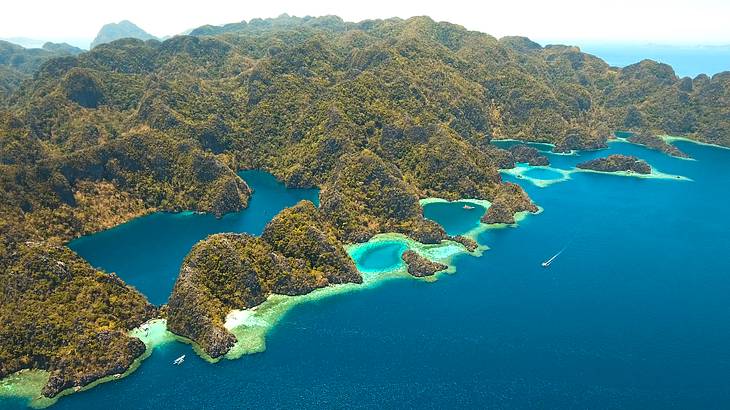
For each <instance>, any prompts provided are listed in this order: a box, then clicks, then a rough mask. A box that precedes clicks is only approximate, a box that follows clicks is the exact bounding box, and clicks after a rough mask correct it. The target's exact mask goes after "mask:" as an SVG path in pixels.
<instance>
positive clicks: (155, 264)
mask: <svg viewBox="0 0 730 410" xmlns="http://www.w3.org/2000/svg"><path fill="white" fill-rule="evenodd" d="M240 175H241V177H243V178H244V179H245V180H246V182H247V183H248V184H249V186H250V187H251V188H252V189H253V190H254V194H253V195H252V196H251V201H250V203H249V206H248V208H247V209H245V210H243V211H241V212H236V213H232V214H228V215H225V216H224V217H223V218H220V219H216V218H215V217H214V216H212V215H203V214H195V213H192V212H185V213H178V214H174V213H162V212H160V213H155V214H151V215H148V216H145V217H142V218H138V219H135V220H133V221H131V222H129V223H126V224H123V225H120V226H117V227H115V228H113V229H109V230H106V231H103V232H99V233H97V234H94V235H90V236H85V237H82V238H79V239H76V240H74V241H73V242H71V243H70V244H69V247H70V248H71V249H73V250H74V251H76V252H77V253H78V254H79V255H81V256H82V257H84V258H86V260H88V261H89V262H90V263H91V264H92V265H94V266H95V267H98V268H103V269H104V270H106V271H107V272H115V273H116V274H118V275H119V276H120V277H121V278H122V279H124V280H125V281H126V282H127V283H128V284H130V285H132V286H134V287H136V288H137V289H139V291H140V292H142V293H144V294H145V295H147V297H148V299H149V300H150V302H152V303H155V304H162V303H165V302H167V297H168V296H170V292H171V291H172V287H173V285H174V284H175V279H176V278H177V274H178V271H179V269H180V265H181V264H182V261H183V259H184V258H185V255H187V254H188V252H189V251H190V248H192V246H193V245H194V244H195V243H196V242H198V241H200V240H201V239H203V238H205V237H206V236H208V235H210V234H213V233H218V232H247V233H250V234H254V235H260V234H261V232H262V231H263V229H264V226H265V225H266V223H267V222H269V221H270V220H271V218H273V217H274V215H276V214H277V213H279V211H281V210H282V209H284V208H286V207H289V206H292V205H294V204H296V203H297V202H299V201H300V200H302V199H308V200H310V201H312V202H314V203H315V204H319V192H318V191H317V190H316V189H286V188H285V187H284V185H283V184H281V183H279V182H278V181H277V180H276V178H274V177H273V176H272V175H270V174H267V173H265V172H261V171H244V172H241V173H240Z"/></svg>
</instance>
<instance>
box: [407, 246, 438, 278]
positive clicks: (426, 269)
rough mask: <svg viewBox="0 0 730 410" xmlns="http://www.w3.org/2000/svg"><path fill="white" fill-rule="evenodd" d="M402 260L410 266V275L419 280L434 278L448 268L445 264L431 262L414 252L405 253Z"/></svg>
mask: <svg viewBox="0 0 730 410" xmlns="http://www.w3.org/2000/svg"><path fill="white" fill-rule="evenodd" d="M401 258H402V259H403V261H404V262H405V263H406V264H407V265H408V273H409V274H411V275H412V276H415V277H417V278H422V277H425V276H433V275H434V274H435V273H436V272H438V271H442V270H445V269H446V268H448V266H446V265H444V264H443V263H438V262H433V261H430V260H428V259H426V258H424V257H423V256H421V255H419V254H418V253H416V252H415V251H412V250H407V251H405V252H403V255H401Z"/></svg>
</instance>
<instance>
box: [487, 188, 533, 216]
mask: <svg viewBox="0 0 730 410" xmlns="http://www.w3.org/2000/svg"><path fill="white" fill-rule="evenodd" d="M523 211H528V212H537V211H538V208H537V206H536V205H535V204H533V203H532V201H531V200H530V198H529V197H528V196H527V194H526V193H525V191H523V190H522V188H521V187H520V186H519V185H517V184H513V183H510V182H508V183H506V184H504V185H501V186H500V187H499V190H498V191H497V194H496V196H495V197H494V199H493V200H492V205H491V206H490V207H489V209H487V212H486V213H485V214H484V216H483V217H482V218H481V221H482V222H483V223H486V224H494V223H503V224H513V223H515V217H514V215H515V213H517V212H523Z"/></svg>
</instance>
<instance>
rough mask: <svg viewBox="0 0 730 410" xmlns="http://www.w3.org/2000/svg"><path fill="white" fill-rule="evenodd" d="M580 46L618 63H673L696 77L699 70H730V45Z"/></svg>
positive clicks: (680, 72) (684, 73) (680, 71)
mask: <svg viewBox="0 0 730 410" xmlns="http://www.w3.org/2000/svg"><path fill="white" fill-rule="evenodd" d="M581 50H582V51H584V52H586V53H590V54H594V55H596V56H598V57H600V58H602V59H603V60H605V61H606V62H607V63H608V64H610V65H613V66H618V67H625V66H627V65H629V64H634V63H638V62H639V61H641V60H644V59H646V58H649V59H652V60H656V61H659V62H662V63H665V64H669V65H671V66H672V68H674V71H675V72H676V73H677V75H678V76H680V77H684V76H689V77H695V76H697V75H698V74H707V75H709V76H712V75H713V74H716V73H719V72H721V71H730V46H666V45H655V44H646V45H642V44H584V45H581Z"/></svg>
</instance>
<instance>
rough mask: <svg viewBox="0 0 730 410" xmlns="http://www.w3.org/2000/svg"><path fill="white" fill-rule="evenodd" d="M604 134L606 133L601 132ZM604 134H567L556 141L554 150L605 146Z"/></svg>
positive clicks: (589, 149)
mask: <svg viewBox="0 0 730 410" xmlns="http://www.w3.org/2000/svg"><path fill="white" fill-rule="evenodd" d="M602 135H606V134H602ZM606 147H608V145H607V144H606V137H605V136H597V135H586V134H583V133H572V134H568V135H567V136H566V137H565V138H563V139H561V140H559V141H557V142H556V143H555V147H554V148H553V151H554V152H570V151H574V150H575V151H592V150H597V149H602V148H606Z"/></svg>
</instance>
